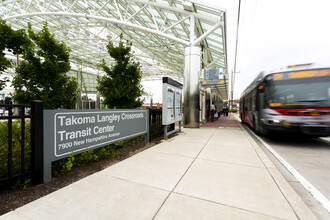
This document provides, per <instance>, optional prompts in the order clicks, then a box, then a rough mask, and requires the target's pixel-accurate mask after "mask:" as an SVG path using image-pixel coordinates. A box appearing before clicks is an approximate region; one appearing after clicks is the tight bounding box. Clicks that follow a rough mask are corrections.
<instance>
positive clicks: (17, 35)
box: [0, 19, 31, 90]
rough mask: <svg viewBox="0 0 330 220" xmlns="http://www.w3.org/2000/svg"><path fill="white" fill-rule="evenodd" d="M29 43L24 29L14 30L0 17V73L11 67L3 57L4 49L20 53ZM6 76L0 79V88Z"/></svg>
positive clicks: (8, 61)
mask: <svg viewBox="0 0 330 220" xmlns="http://www.w3.org/2000/svg"><path fill="white" fill-rule="evenodd" d="M30 44H31V42H30V40H29V38H28V37H27V35H26V32H25V31H24V30H17V31H14V30H13V29H12V28H11V27H10V26H8V25H7V24H6V22H5V21H3V20H1V19H0V75H1V74H2V73H3V72H4V71H5V70H6V69H8V68H10V67H12V63H11V62H10V60H8V59H7V58H6V57H5V50H7V51H9V52H11V53H13V54H14V55H17V54H22V53H23V51H24V50H25V48H26V47H29V46H30ZM6 82H9V79H8V78H6V77H5V78H3V79H0V90H2V89H3V88H4V87H5V84H6Z"/></svg>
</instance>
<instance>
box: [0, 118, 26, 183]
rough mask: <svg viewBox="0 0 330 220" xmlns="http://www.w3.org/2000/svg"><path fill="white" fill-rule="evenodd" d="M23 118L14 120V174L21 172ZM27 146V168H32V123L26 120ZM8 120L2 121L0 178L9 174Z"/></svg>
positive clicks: (0, 125) (0, 126)
mask: <svg viewBox="0 0 330 220" xmlns="http://www.w3.org/2000/svg"><path fill="white" fill-rule="evenodd" d="M21 130H22V127H21V120H13V122H12V164H13V166H12V174H13V175H15V174H19V173H20V172H21V151H22V147H21V146H22V135H21ZM24 135H25V141H24V142H25V148H24V161H25V170H29V169H30V168H31V162H30V158H31V145H30V142H31V140H30V137H31V123H30V122H29V121H26V122H25V134H24ZM8 154H9V150H8V121H3V122H0V178H3V177H6V176H8Z"/></svg>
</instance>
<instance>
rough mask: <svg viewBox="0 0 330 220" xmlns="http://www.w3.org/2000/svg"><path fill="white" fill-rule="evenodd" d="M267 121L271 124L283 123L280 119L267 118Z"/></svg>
mask: <svg viewBox="0 0 330 220" xmlns="http://www.w3.org/2000/svg"><path fill="white" fill-rule="evenodd" d="M267 123H268V124H271V125H280V124H282V121H280V120H278V119H270V120H267Z"/></svg>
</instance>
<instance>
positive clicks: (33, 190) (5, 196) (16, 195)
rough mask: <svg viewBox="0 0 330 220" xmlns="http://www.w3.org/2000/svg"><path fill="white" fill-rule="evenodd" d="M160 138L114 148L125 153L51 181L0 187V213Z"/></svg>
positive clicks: (152, 143)
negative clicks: (20, 186) (21, 187)
mask: <svg viewBox="0 0 330 220" xmlns="http://www.w3.org/2000/svg"><path fill="white" fill-rule="evenodd" d="M159 142H160V139H156V140H154V141H153V142H151V143H148V144H145V143H137V144H134V145H132V146H126V147H123V148H119V149H116V152H117V153H119V154H121V155H125V156H123V157H121V158H120V159H118V158H107V159H103V160H100V161H97V162H92V163H89V164H86V165H82V166H80V167H73V168H72V170H71V171H70V172H69V173H67V174H65V175H62V176H57V177H53V178H52V181H51V182H48V183H44V184H40V185H37V186H34V185H32V186H29V187H28V188H27V189H25V190H24V189H0V215H3V214H5V213H7V212H10V211H12V210H15V209H17V208H19V207H21V206H23V205H25V204H27V203H29V202H32V201H34V200H36V199H38V198H41V197H43V196H45V195H47V194H49V193H52V192H54V191H56V190H58V189H61V188H63V187H65V186H67V185H70V184H71V183H74V182H76V181H78V180H80V179H82V178H84V177H86V176H89V175H91V174H93V173H95V172H98V171H101V170H103V169H105V168H107V167H109V166H111V165H113V164H115V163H118V162H120V161H122V160H124V159H126V158H128V157H130V156H132V155H134V154H137V153H139V152H141V151H143V150H145V149H148V148H150V147H152V146H154V145H156V144H157V143H159Z"/></svg>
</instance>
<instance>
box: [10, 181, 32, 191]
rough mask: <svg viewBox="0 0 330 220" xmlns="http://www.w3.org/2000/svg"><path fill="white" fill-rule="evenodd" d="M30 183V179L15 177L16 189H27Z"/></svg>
mask: <svg viewBox="0 0 330 220" xmlns="http://www.w3.org/2000/svg"><path fill="white" fill-rule="evenodd" d="M30 185H31V179H17V180H16V183H15V185H14V188H16V189H24V190H25V189H27V188H28V187H29V186H30Z"/></svg>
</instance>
